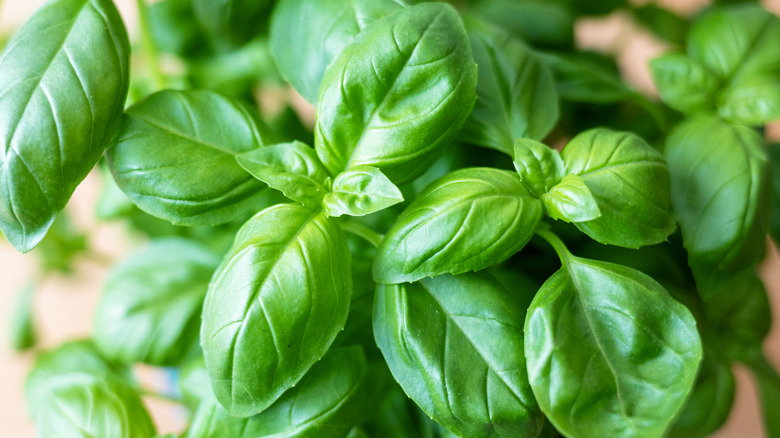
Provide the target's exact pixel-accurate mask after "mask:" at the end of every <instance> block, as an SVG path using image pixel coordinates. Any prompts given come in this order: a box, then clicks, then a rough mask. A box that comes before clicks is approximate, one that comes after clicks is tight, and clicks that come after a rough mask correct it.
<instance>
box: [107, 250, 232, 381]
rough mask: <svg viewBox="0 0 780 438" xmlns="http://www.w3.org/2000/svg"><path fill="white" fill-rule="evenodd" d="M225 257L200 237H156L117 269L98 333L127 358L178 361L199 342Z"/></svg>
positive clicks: (113, 355) (117, 355)
mask: <svg viewBox="0 0 780 438" xmlns="http://www.w3.org/2000/svg"><path fill="white" fill-rule="evenodd" d="M219 262H220V257H219V256H218V255H216V254H214V253H213V252H211V251H210V250H208V249H206V248H204V247H203V246H202V245H200V244H199V243H197V242H194V241H191V240H187V239H181V238H167V239H159V240H154V241H152V243H151V244H150V245H149V246H148V247H147V248H145V249H144V250H142V251H139V252H137V253H135V254H133V255H131V256H130V257H128V258H127V259H126V260H124V261H122V262H121V263H120V264H118V265H116V266H115V267H114V268H112V269H111V272H110V273H109V276H108V280H107V281H106V286H105V293H104V294H103V297H102V298H101V299H100V303H99V305H98V309H97V312H96V315H95V326H94V338H95V343H96V345H97V346H98V347H99V348H100V350H101V351H102V352H103V354H105V355H106V357H108V358H110V359H113V360H116V361H121V362H144V363H148V364H151V365H163V366H165V365H175V364H177V363H179V362H180V361H181V360H182V359H183V358H184V356H185V355H186V354H187V353H188V352H189V351H190V350H191V349H192V348H193V347H195V346H196V345H197V342H198V330H199V328H200V314H201V309H202V307H203V300H204V298H205V296H206V290H207V288H208V283H209V280H210V279H211V274H212V273H213V272H214V270H216V268H217V265H219Z"/></svg>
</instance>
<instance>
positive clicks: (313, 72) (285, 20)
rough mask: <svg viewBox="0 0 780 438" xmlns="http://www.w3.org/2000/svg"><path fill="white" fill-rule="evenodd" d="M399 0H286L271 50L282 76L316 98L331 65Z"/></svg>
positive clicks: (274, 24)
mask: <svg viewBox="0 0 780 438" xmlns="http://www.w3.org/2000/svg"><path fill="white" fill-rule="evenodd" d="M402 5H403V3H402V2H401V1H396V0H280V1H279V2H278V4H277V6H276V7H275V9H274V13H273V16H272V17H271V50H272V51H273V55H274V58H276V64H277V65H278V66H279V71H280V72H281V74H282V76H283V77H284V78H285V79H286V80H287V81H288V82H289V83H290V84H291V85H292V86H293V87H295V89H296V90H297V91H298V93H300V94H301V95H302V96H303V97H304V98H305V99H306V100H308V101H309V102H311V103H313V104H316V103H317V96H318V95H319V91H320V82H321V81H322V76H323V75H324V74H325V69H326V68H327V67H328V65H330V63H331V62H332V61H333V60H334V59H335V58H336V57H337V56H338V54H339V53H341V51H342V50H344V48H345V47H347V45H349V43H350V42H351V41H352V39H354V38H355V36H356V35H357V34H358V33H360V31H361V30H363V29H364V28H366V27H367V26H369V25H370V24H371V23H373V22H374V21H376V20H378V19H380V18H382V17H385V16H388V15H391V14H393V13H395V12H397V11H399V10H401V8H402Z"/></svg>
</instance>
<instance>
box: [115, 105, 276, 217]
mask: <svg viewBox="0 0 780 438" xmlns="http://www.w3.org/2000/svg"><path fill="white" fill-rule="evenodd" d="M269 138H270V134H269V133H268V131H267V128H265V126H264V125H263V124H262V122H260V121H259V120H258V118H257V115H256V114H253V113H252V112H251V110H249V109H248V108H247V107H245V106H244V105H243V104H241V103H239V102H237V101H234V100H231V99H229V98H226V97H224V96H222V95H220V94H217V93H214V92H211V91H173V90H165V91H161V92H159V93H155V94H153V95H151V96H149V97H148V98H146V99H145V100H143V101H141V102H139V103H138V104H136V105H133V106H132V107H130V108H128V110H127V113H126V115H125V117H124V119H123V120H122V125H121V127H120V129H119V132H118V133H117V135H116V137H115V138H114V141H113V144H112V146H111V147H110V148H109V149H108V153H107V158H108V163H109V165H110V166H111V172H112V173H113V174H114V178H115V179H116V182H117V184H118V185H119V187H120V188H121V189H122V191H123V192H125V194H126V195H127V196H128V198H130V200H132V201H133V202H134V203H135V204H136V205H138V206H139V207H140V208H141V209H142V210H144V211H146V212H147V213H149V214H152V215H154V216H157V217H160V218H163V219H166V220H168V221H170V222H173V223H174V224H177V225H216V224H220V223H224V222H228V221H230V220H231V219H234V218H236V217H238V216H240V215H242V214H244V213H246V212H248V211H250V210H251V209H252V208H253V207H254V206H255V205H256V204H257V203H258V199H259V198H260V196H262V195H261V193H260V192H261V190H262V188H263V187H264V184H263V183H261V182H260V181H258V180H256V179H255V178H253V177H252V175H250V174H248V173H247V172H245V171H244V170H243V169H242V168H241V166H239V165H238V163H237V162H236V160H235V156H236V155H238V154H240V153H243V152H248V151H251V150H255V149H257V148H259V147H261V146H263V145H265V144H268V143H269Z"/></svg>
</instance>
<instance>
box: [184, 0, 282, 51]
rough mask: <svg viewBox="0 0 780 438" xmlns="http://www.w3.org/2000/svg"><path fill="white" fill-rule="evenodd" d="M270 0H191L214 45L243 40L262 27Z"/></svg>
mask: <svg viewBox="0 0 780 438" xmlns="http://www.w3.org/2000/svg"><path fill="white" fill-rule="evenodd" d="M270 3H271V1H270V0H192V7H193V9H194V11H195V16H196V17H197V18H198V20H199V21H200V23H201V25H202V26H203V27H204V28H205V29H206V30H207V31H208V32H209V34H210V35H211V36H212V39H213V40H214V44H215V46H216V47H217V49H223V48H231V47H236V46H240V45H242V44H244V43H245V42H247V41H249V40H250V39H252V37H254V36H255V35H257V34H258V33H259V32H260V31H261V30H262V29H263V22H265V21H267V19H266V14H268V7H269V5H270Z"/></svg>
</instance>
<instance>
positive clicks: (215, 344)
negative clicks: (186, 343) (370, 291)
mask: <svg viewBox="0 0 780 438" xmlns="http://www.w3.org/2000/svg"><path fill="white" fill-rule="evenodd" d="M350 269H351V268H350V252H349V248H348V246H347V241H346V237H345V236H344V233H343V232H342V231H341V228H340V227H339V226H338V225H336V224H335V223H334V222H333V221H332V220H330V219H328V218H326V217H324V216H323V215H322V214H319V213H317V212H316V211H312V210H308V209H305V208H303V207H299V206H297V205H292V204H280V205H276V206H273V207H270V208H267V209H265V210H263V211H261V212H260V213H258V214H257V215H256V216H254V217H253V218H252V219H250V220H249V221H248V222H247V223H246V224H245V225H244V226H243V227H242V228H241V230H240V231H239V232H238V235H237V236H236V241H235V243H234V244H233V248H232V249H231V250H230V252H229V253H228V255H227V258H226V259H225V261H224V262H223V263H222V265H221V266H220V268H219V269H218V270H217V272H216V273H215V274H214V277H213V279H212V281H211V284H210V285H209V291H208V294H207V296H206V302H205V304H204V308H203V325H202V328H201V343H202V346H203V352H204V354H205V358H206V365H207V368H208V370H209V375H210V376H211V382H212V386H213V388H214V392H215V393H216V396H217V399H218V400H219V401H220V403H221V404H222V405H223V406H225V407H226V408H227V410H228V411H229V412H230V414H231V415H234V416H239V417H247V416H249V415H253V414H257V413H258V412H261V411H263V410H264V409H266V408H267V407H268V406H270V405H271V404H272V403H273V402H274V401H276V400H277V399H278V398H279V397H280V396H281V395H282V393H284V392H285V391H286V390H287V389H289V388H291V387H292V386H293V385H295V384H296V383H297V382H298V381H300V379H301V378H302V377H303V375H304V374H305V373H306V371H308V370H309V368H310V367H311V366H312V364H314V363H315V362H317V361H318V360H319V359H321V358H322V356H323V355H324V354H325V352H326V351H327V350H328V347H329V346H330V344H331V343H332V342H333V340H334V339H335V337H336V335H337V334H338V332H339V331H340V330H341V329H342V328H344V324H345V322H346V319H347V314H348V312H349V300H350V295H351V294H352V278H351V272H350Z"/></svg>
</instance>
